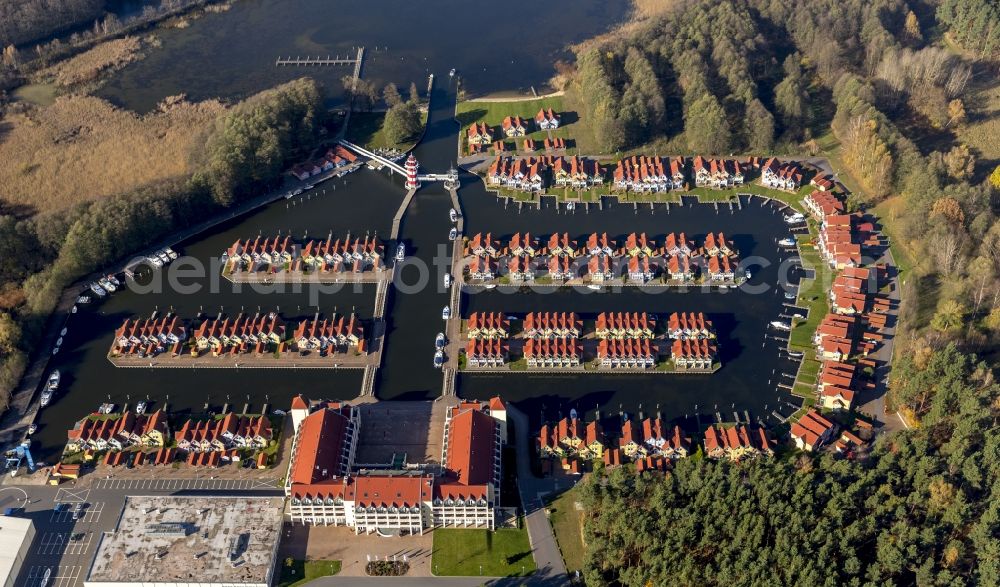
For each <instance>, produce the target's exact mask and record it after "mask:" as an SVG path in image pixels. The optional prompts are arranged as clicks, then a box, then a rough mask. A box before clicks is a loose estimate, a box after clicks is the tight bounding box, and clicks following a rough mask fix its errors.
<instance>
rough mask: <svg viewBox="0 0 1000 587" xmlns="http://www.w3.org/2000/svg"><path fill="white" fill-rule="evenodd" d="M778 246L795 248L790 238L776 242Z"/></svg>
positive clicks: (792, 239)
mask: <svg viewBox="0 0 1000 587" xmlns="http://www.w3.org/2000/svg"><path fill="white" fill-rule="evenodd" d="M778 244H779V245H781V246H783V247H794V246H795V239H794V238H791V237H786V238H783V239H781V240H780V241H778Z"/></svg>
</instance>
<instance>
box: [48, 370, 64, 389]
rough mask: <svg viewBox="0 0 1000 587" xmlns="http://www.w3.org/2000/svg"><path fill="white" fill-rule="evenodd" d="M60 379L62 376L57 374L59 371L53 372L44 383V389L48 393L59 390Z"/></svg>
mask: <svg viewBox="0 0 1000 587" xmlns="http://www.w3.org/2000/svg"><path fill="white" fill-rule="evenodd" d="M61 379H62V375H60V373H59V369H56V370H55V371H53V372H52V373H51V374H50V375H49V378H48V380H47V381H46V382H45V389H47V390H48V391H55V390H57V389H59V381H60V380H61Z"/></svg>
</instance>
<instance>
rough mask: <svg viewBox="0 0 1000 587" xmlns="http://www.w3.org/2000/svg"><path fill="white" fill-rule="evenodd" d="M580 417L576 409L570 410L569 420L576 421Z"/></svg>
mask: <svg viewBox="0 0 1000 587" xmlns="http://www.w3.org/2000/svg"><path fill="white" fill-rule="evenodd" d="M578 415H579V414H577V413H576V408H570V410H569V419H570V420H576V419H577V416H578Z"/></svg>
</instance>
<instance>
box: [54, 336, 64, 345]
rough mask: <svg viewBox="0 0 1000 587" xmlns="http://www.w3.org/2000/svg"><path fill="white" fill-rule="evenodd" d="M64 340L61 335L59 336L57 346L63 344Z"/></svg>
mask: <svg viewBox="0 0 1000 587" xmlns="http://www.w3.org/2000/svg"><path fill="white" fill-rule="evenodd" d="M62 341H63V339H62V337H61V336H60V337H59V338H57V339H56V346H62Z"/></svg>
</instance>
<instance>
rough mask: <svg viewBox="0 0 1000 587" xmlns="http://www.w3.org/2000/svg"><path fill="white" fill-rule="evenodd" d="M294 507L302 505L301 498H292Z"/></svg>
mask: <svg viewBox="0 0 1000 587" xmlns="http://www.w3.org/2000/svg"><path fill="white" fill-rule="evenodd" d="M292 505H302V500H301V499H299V498H297V497H293V498H292Z"/></svg>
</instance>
